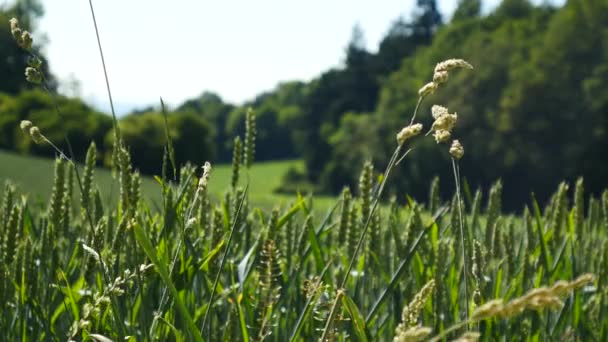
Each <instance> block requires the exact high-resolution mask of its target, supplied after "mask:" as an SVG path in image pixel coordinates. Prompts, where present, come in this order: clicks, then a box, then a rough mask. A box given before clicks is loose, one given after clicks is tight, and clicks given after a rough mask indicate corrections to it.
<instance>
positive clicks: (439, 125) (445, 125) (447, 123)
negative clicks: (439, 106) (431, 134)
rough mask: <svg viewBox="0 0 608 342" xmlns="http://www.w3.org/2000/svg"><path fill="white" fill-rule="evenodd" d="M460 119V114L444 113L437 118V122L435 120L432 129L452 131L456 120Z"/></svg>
mask: <svg viewBox="0 0 608 342" xmlns="http://www.w3.org/2000/svg"><path fill="white" fill-rule="evenodd" d="M457 120H458V115H457V114H455V113H454V114H443V115H441V116H440V117H438V118H437V119H435V122H433V125H432V126H431V130H433V131H437V130H440V129H442V130H445V131H452V129H454V125H456V121H457Z"/></svg>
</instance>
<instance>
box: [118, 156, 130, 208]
mask: <svg viewBox="0 0 608 342" xmlns="http://www.w3.org/2000/svg"><path fill="white" fill-rule="evenodd" d="M118 162H119V165H118V166H119V167H118V171H119V177H120V198H121V208H122V214H123V215H127V216H129V215H130V210H129V209H131V207H130V204H131V201H130V200H129V195H130V193H131V155H130V154H129V151H127V150H126V148H124V147H120V148H119V158H118Z"/></svg>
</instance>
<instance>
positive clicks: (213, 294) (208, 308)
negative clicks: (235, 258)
mask: <svg viewBox="0 0 608 342" xmlns="http://www.w3.org/2000/svg"><path fill="white" fill-rule="evenodd" d="M248 191H249V183H247V185H246V186H245V192H244V193H243V197H242V198H241V200H240V201H239V207H238V208H237V210H236V213H234V215H235V219H234V222H233V223H232V227H231V228H230V234H229V235H228V242H227V243H226V247H225V248H224V254H223V255H222V260H221V261H220V267H219V269H218V270H217V273H216V275H215V280H214V281H213V287H212V288H211V296H209V304H207V310H206V311H205V317H204V318H203V324H202V326H201V335H202V334H203V330H204V329H205V324H206V323H207V318H208V317H209V312H210V311H211V306H212V303H213V297H214V296H215V289H216V288H217V283H218V282H219V280H220V275H221V274H222V269H223V268H224V263H225V262H226V256H227V255H228V252H229V251H230V243H231V242H232V236H233V234H234V231H235V230H236V226H237V224H238V222H239V216H240V214H241V209H242V208H243V203H244V202H245V198H246V197H247V193H248ZM208 331H209V333H210V332H211V330H208Z"/></svg>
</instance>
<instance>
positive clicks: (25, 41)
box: [19, 31, 34, 51]
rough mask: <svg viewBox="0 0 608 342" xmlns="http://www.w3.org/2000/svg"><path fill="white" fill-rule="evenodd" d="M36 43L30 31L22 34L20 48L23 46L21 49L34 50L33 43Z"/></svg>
mask: <svg viewBox="0 0 608 342" xmlns="http://www.w3.org/2000/svg"><path fill="white" fill-rule="evenodd" d="M33 42H34V39H33V38H32V34H31V33H29V32H28V31H23V33H22V34H21V40H20V42H19V46H21V48H23V49H24V50H27V51H29V50H31V49H32V43H33Z"/></svg>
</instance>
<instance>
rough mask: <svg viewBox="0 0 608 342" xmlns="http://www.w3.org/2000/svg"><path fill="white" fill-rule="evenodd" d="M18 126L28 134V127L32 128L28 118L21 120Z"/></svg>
mask: <svg viewBox="0 0 608 342" xmlns="http://www.w3.org/2000/svg"><path fill="white" fill-rule="evenodd" d="M19 126H20V127H21V130H22V131H23V133H25V134H29V133H30V128H32V126H33V124H32V122H31V121H29V120H21V124H20V125H19Z"/></svg>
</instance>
